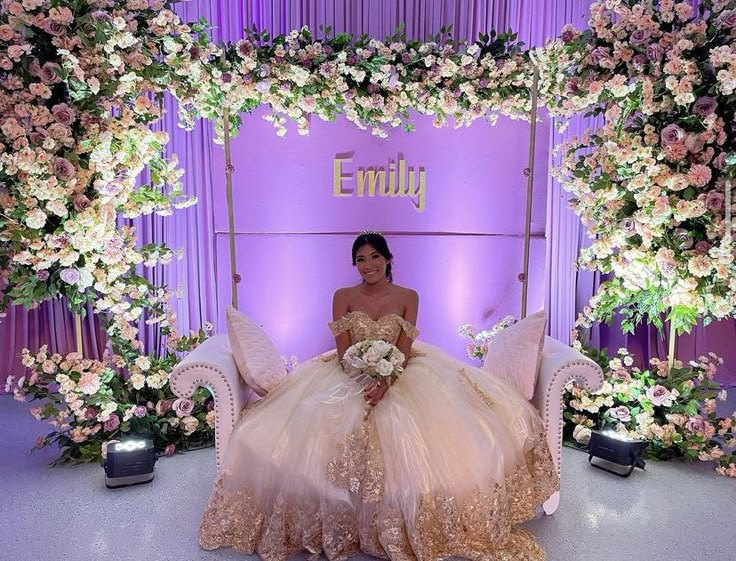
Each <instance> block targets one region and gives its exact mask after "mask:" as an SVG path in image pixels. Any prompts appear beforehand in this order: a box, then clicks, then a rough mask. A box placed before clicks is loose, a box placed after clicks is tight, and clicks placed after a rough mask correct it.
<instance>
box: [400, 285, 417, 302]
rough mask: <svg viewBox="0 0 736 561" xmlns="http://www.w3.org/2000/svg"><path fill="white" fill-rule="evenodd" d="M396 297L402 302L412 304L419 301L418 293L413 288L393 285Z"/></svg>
mask: <svg viewBox="0 0 736 561" xmlns="http://www.w3.org/2000/svg"><path fill="white" fill-rule="evenodd" d="M394 290H395V291H396V295H397V296H398V297H399V298H401V299H402V300H404V301H407V302H414V301H418V300H419V293H418V292H417V291H416V290H414V289H413V288H407V287H405V286H399V285H398V284H395V285H394Z"/></svg>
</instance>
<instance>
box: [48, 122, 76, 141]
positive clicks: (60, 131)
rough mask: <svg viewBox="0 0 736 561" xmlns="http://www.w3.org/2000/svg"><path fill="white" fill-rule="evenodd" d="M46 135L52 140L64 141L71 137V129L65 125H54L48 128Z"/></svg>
mask: <svg viewBox="0 0 736 561" xmlns="http://www.w3.org/2000/svg"><path fill="white" fill-rule="evenodd" d="M48 133H49V136H50V137H51V138H53V139H54V140H64V139H65V138H70V137H71V136H72V129H71V128H69V126H67V125H62V124H61V123H54V124H53V125H51V126H50V127H49V130H48Z"/></svg>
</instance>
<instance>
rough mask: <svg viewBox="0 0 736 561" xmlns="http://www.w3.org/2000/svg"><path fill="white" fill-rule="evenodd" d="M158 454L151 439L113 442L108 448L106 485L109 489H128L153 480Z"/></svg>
mask: <svg viewBox="0 0 736 561" xmlns="http://www.w3.org/2000/svg"><path fill="white" fill-rule="evenodd" d="M155 463H156V453H155V452H154V448H153V441H152V440H151V439H149V438H135V439H128V440H123V441H117V442H111V443H110V444H109V445H108V447H107V457H106V458H105V459H104V461H103V464H102V467H104V468H105V485H107V487H108V488H110V489H114V488H116V487H127V486H129V485H138V484H139V483H148V482H149V481H152V480H153V466H154V464H155Z"/></svg>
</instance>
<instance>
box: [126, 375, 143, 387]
mask: <svg viewBox="0 0 736 561" xmlns="http://www.w3.org/2000/svg"><path fill="white" fill-rule="evenodd" d="M128 382H130V385H131V386H133V388H134V389H136V390H140V389H142V388H143V386H145V385H146V377H145V376H144V375H143V374H133V375H132V376H131V377H130V378H128Z"/></svg>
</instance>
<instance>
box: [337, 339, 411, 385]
mask: <svg viewBox="0 0 736 561" xmlns="http://www.w3.org/2000/svg"><path fill="white" fill-rule="evenodd" d="M405 358H406V357H405V356H404V353H402V352H401V351H400V350H399V349H398V348H397V347H396V346H395V345H392V344H391V343H387V342H386V341H381V340H377V341H376V340H370V339H366V340H365V341H358V342H357V343H355V344H354V345H351V346H350V347H348V349H347V350H346V351H345V354H344V355H343V357H342V362H343V364H344V365H345V369H346V370H348V371H351V370H352V371H353V372H359V373H360V374H363V375H366V376H370V377H371V378H375V379H378V380H385V381H386V382H389V383H390V380H391V376H398V375H399V374H401V372H403V370H404V367H403V364H404V360H405Z"/></svg>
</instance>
